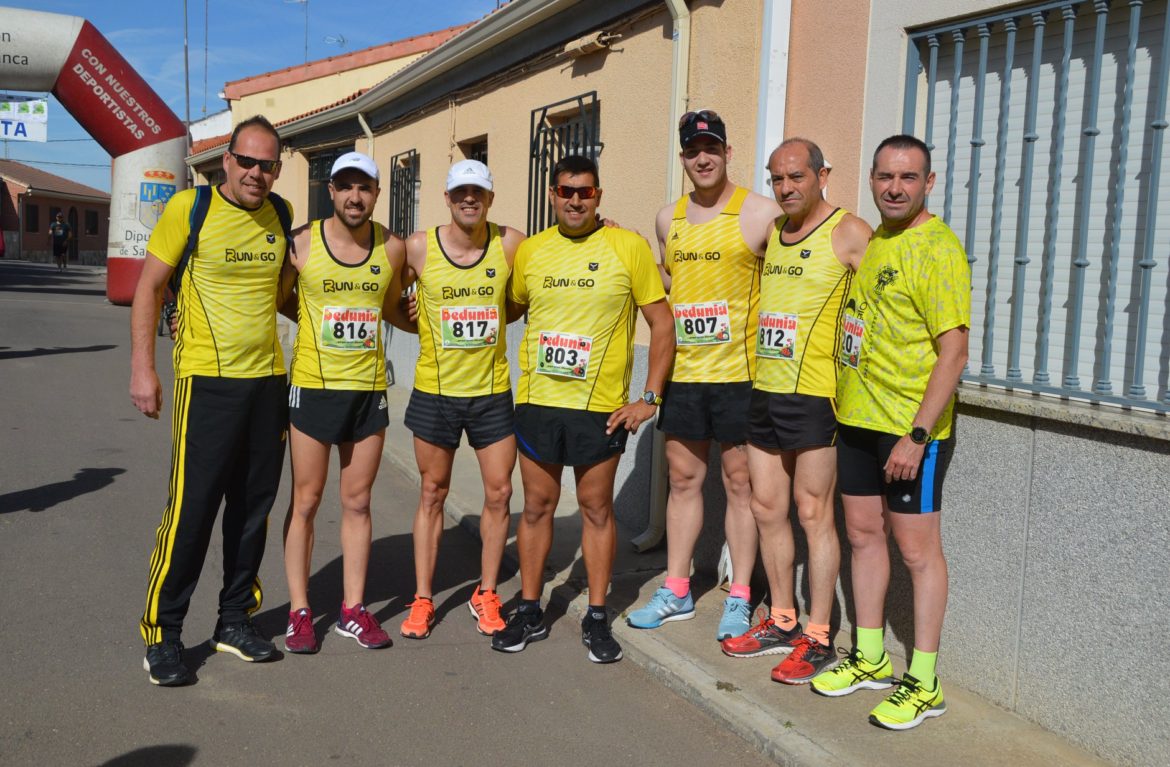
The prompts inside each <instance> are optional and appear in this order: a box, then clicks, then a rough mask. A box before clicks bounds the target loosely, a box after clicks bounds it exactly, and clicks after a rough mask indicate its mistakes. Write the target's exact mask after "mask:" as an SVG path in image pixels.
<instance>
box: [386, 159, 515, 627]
mask: <svg viewBox="0 0 1170 767" xmlns="http://www.w3.org/2000/svg"><path fill="white" fill-rule="evenodd" d="M443 199H444V201H445V202H446V204H447V208H448V210H450V211H451V220H450V222H449V223H446V224H443V225H442V226H437V227H435V228H434V229H432V230H429V231H422V232H415V233H414V234H412V235H411V236H410V237H409V238H407V241H406V260H407V265H406V278H405V283H406V284H407V285H410V284H412V283H414V284H417V285H418V291H417V293H416V296H417V306H418V335H419V358H418V364H417V365H416V367H415V380H414V390H413V391H412V392H411V394H410V403H409V404H408V405H407V408H406V426H407V428H408V429H410V430H411V432H412V433H413V434H414V456H415V460H416V461H417V463H418V473H419V478H420V480H421V482H420V484H421V487H420V494H419V501H418V509H417V511H416V512H415V517H414V572H415V594H414V601H413V602H411V605H410V614H409V615H408V616H407V618H406V620H404V621H403V622H402V628H401V633H402V635H403V636H405V637H409V638H411V639H425V638H426V637H427V636H428V635H429V634H430V632H431V626H432V625H433V624H434V622H435V604H434V601H433V598H432V597H433V595H434V592H433V581H434V575H435V563H436V561H437V559H438V555H439V540H440V538H441V537H442V534H443V503H444V501H445V500H446V498H447V493H448V491H449V490H450V487H451V467H452V465H453V462H454V460H455V451H456V450H457V449H458V448H459V444H460V442H461V441H462V438H463V432H467V441H468V442H469V443H470V444H471V447H472V449H473V450H475V456H476V459H477V460H478V461H479V471H480V477H481V478H482V480H483V495H484V501H483V512H482V515H481V516H480V524H479V531H480V539H481V541H482V542H483V549H482V555H481V560H480V567H481V570H480V582H479V584H478V585H477V586H476V587H475V590H474V591H473V592H472V594H471V599H470V600H469V601H468V607H469V609H470V611H471V614H472V616H474V617H475V619H476V629H477V630H478V631H479V632H480V633H481V634H484V635H488V636H490V635H492V634H494V633H495V632H497V631H499V630H500V629H502V628H503V627H504V621H503V618H501V616H500V597H499V594H498V593H497V592H496V581H497V578H498V577H499V570H500V561H501V560H502V559H503V556H504V544H505V543H506V542H507V539H508V523H509V521H510V508H509V505H508V502H509V499H510V498H511V496H512V469H513V468H514V467H515V466H516V438H515V436H513V433H512V385H511V380H510V377H509V371H508V358H507V356H506V352H507V344H506V340H505V327H506V325H507V323H508V322H510V321H512V320H514V319H516V318H518V317H519V316H520V312H517V311H512V312H509V311H508V306H507V304H506V300H505V299H506V292H507V283H508V276H509V275H510V274H511V272H512V259H513V258H514V257H515V255H516V248H517V247H519V245H520V242H521V241H522V240H523V239H524V233H523V232H521V231H519V230H518V229H516V228H514V227H510V226H499V225H497V224H494V223H491V222H490V221H488V211H489V210H490V209H491V206H492V201H493V200H494V199H495V192H494V191H493V181H492V174H491V171H490V170H488V167H487V166H486V165H484V164H483V163H482V162H479V161H477V160H461V161H459V162H457V163H455V164H454V165H452V166H451V168H450V170H449V171H448V172H447V183H446V191H445V192H444V193H443Z"/></svg>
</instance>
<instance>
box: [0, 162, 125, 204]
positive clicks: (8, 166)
mask: <svg viewBox="0 0 1170 767" xmlns="http://www.w3.org/2000/svg"><path fill="white" fill-rule="evenodd" d="M0 178H3V179H5V180H8V181H14V182H16V183H18V184H21V185H22V186H27V187H30V188H32V189H36V190H38V191H45V192H56V193H57V194H72V195H78V196H83V197H97V198H100V199H103V200H109V199H110V195H109V194H108V193H107V192H103V191H102V190H100V189H94V188H93V187H92V186H86V185H85V184H79V183H77V182H76V181H70V180H69V179H67V178H61V177H60V176H55V175H53V174H52V173H49V172H47V171H43V170H40V169H39V168H34V167H32V166H29V165H25V164H24V163H20V162H16V161H15V160H0Z"/></svg>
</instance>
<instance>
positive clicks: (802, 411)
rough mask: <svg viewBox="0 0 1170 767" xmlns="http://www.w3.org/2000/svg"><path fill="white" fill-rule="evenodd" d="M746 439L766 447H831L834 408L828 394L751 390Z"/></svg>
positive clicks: (784, 448)
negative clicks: (815, 395) (818, 395)
mask: <svg viewBox="0 0 1170 767" xmlns="http://www.w3.org/2000/svg"><path fill="white" fill-rule="evenodd" d="M750 418H751V425H750V427H749V429H748V441H749V442H751V443H752V444H753V445H755V446H757V447H762V448H766V449H768V450H804V449H805V448H810V447H832V446H833V445H834V444H835V443H836V441H837V411H836V409H835V406H834V402H833V400H832V399H831V398H830V397H814V396H812V395H809V394H776V393H774V392H768V391H760V390H759V389H752V404H751V413H750Z"/></svg>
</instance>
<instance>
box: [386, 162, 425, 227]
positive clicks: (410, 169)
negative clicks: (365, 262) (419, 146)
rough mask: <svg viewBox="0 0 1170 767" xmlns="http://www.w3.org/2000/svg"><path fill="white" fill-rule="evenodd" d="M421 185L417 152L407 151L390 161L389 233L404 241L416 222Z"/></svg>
mask: <svg viewBox="0 0 1170 767" xmlns="http://www.w3.org/2000/svg"><path fill="white" fill-rule="evenodd" d="M421 185H422V181H421V179H420V177H419V159H418V152H416V151H414V150H413V149H408V150H407V151H405V152H401V153H399V154H396V155H394V157H392V158H391V159H390V231H392V232H394V234H396V235H398V236H399V237H402V238H404V239H405V238H406V237H409V236H410V235H411V234H412V233H413V232H414V230H415V222H416V221H418V203H419V187H420V186H421Z"/></svg>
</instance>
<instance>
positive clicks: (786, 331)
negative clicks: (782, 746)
mask: <svg viewBox="0 0 1170 767" xmlns="http://www.w3.org/2000/svg"><path fill="white" fill-rule="evenodd" d="M768 172H769V176H770V178H771V182H772V192H773V194H775V196H776V202H778V203H779V204H780V207H781V208H782V209H783V210H784V215H783V216H781V217H780V219H778V220H777V221H776V228H775V231H774V232H773V234H772V236H771V237H770V238H769V239H768V252H767V254H766V255H765V257H764V269H763V276H762V278H761V284H760V314H759V317H760V321H759V329H758V331H757V333H756V381H755V385H754V386H753V388H752V400H751V415H750V422H751V425H750V436H749V438H748V469H749V471H750V473H751V479H752V515H753V516H754V517H755V520H756V526H757V528H758V529H759V534H760V557H761V559H763V561H764V570H765V572H766V573H767V575H768V590H769V592H770V593H771V610H770V612H769V613H767V614H765V617H763V619H762V620H761V621H760V623H759V624H758V625H756V626H753V627H752V628H751V629H750V630H749V631H748V632H747V633H745V634H742V635H740V636H737V637H731V638H729V639H725V640H723V644H722V647H723V652H724V653H725V654H727V655H730V656H732V657H739V658H750V657H755V656H759V655H771V654H781V653H788V656H787V657H786V658H785V659H784V660H783V661H781V662H780V664H779V665H777V666H776V667H775V668H774V669H772V679H774V680H775V681H778V682H785V683H787V684H804V683H807V682H808V681H809V680H810V679H812V678H813V677H814V676H816V674H817V673H819V672H820V671H821V670H823V669H824V668H826V667H827V666H828V665H829V663H831V662H832V661H833V659H834V655H833V653H832V651H831V650H830V647H831V644H830V635H829V631H830V628H829V618H830V614H831V611H832V607H833V594H834V591H835V589H836V585H837V571H838V569H839V567H840V563H841V550H840V546H839V544H838V541H837V528H836V525H835V524H834V514H833V510H834V503H833V488H834V486H835V484H836V478H837V463H836V461H837V451H836V448H835V447H834V445H835V442H836V437H837V417H836V412H835V410H834V407H833V403H834V398H835V397H836V396H837V348H838V346H839V336H840V328H841V311H842V307H843V306H844V304H845V296H846V294H847V293H848V290H849V284H850V281H851V280H852V277H853V273H854V272H855V271H856V270H857V268H858V266H859V265H860V263H861V256H862V254H863V253H864V252H865V246H866V244H867V243H868V242H869V236H870V234H872V230H871V229H870V228H869V225H867V224H866V223H865V222H864V221H862V220H861V219H860V218H858V217H857V216H854V215H851V214H849V213H846V212H845V211H844V210H842V209H840V208H835V207H834V206H832V205H830V204H829V203H828V202H827V201H826V200H825V198H824V191H825V186H826V184H827V183H828V180H829V169H828V168H827V167H826V166H825V158H824V155H823V154H822V153H821V150H820V147H818V146H817V145H816V144H814V143H813V142H811V141H808V140H806V139H800V138H793V139H788V140H787V141H784V142H783V143H781V144H780V146H779V147H777V148H776V150H775V151H773V152H772V154H771V156H770V157H769V159H768ZM789 498H793V499H794V500H795V501H796V508H797V517H798V518H799V520H800V525H801V528H802V529H803V530H804V535H805V539H806V540H807V541H808V569H807V572H808V580H809V592H810V600H809V609H808V614H809V623H808V627H807V631H804V632H802V631H801V626H800V623H798V622H797V620H796V617H797V612H796V603H795V601H794V590H795V583H794V573H793V565H794V556H795V546H794V544H793V534H792V524H791V522H790V521H789Z"/></svg>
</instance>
